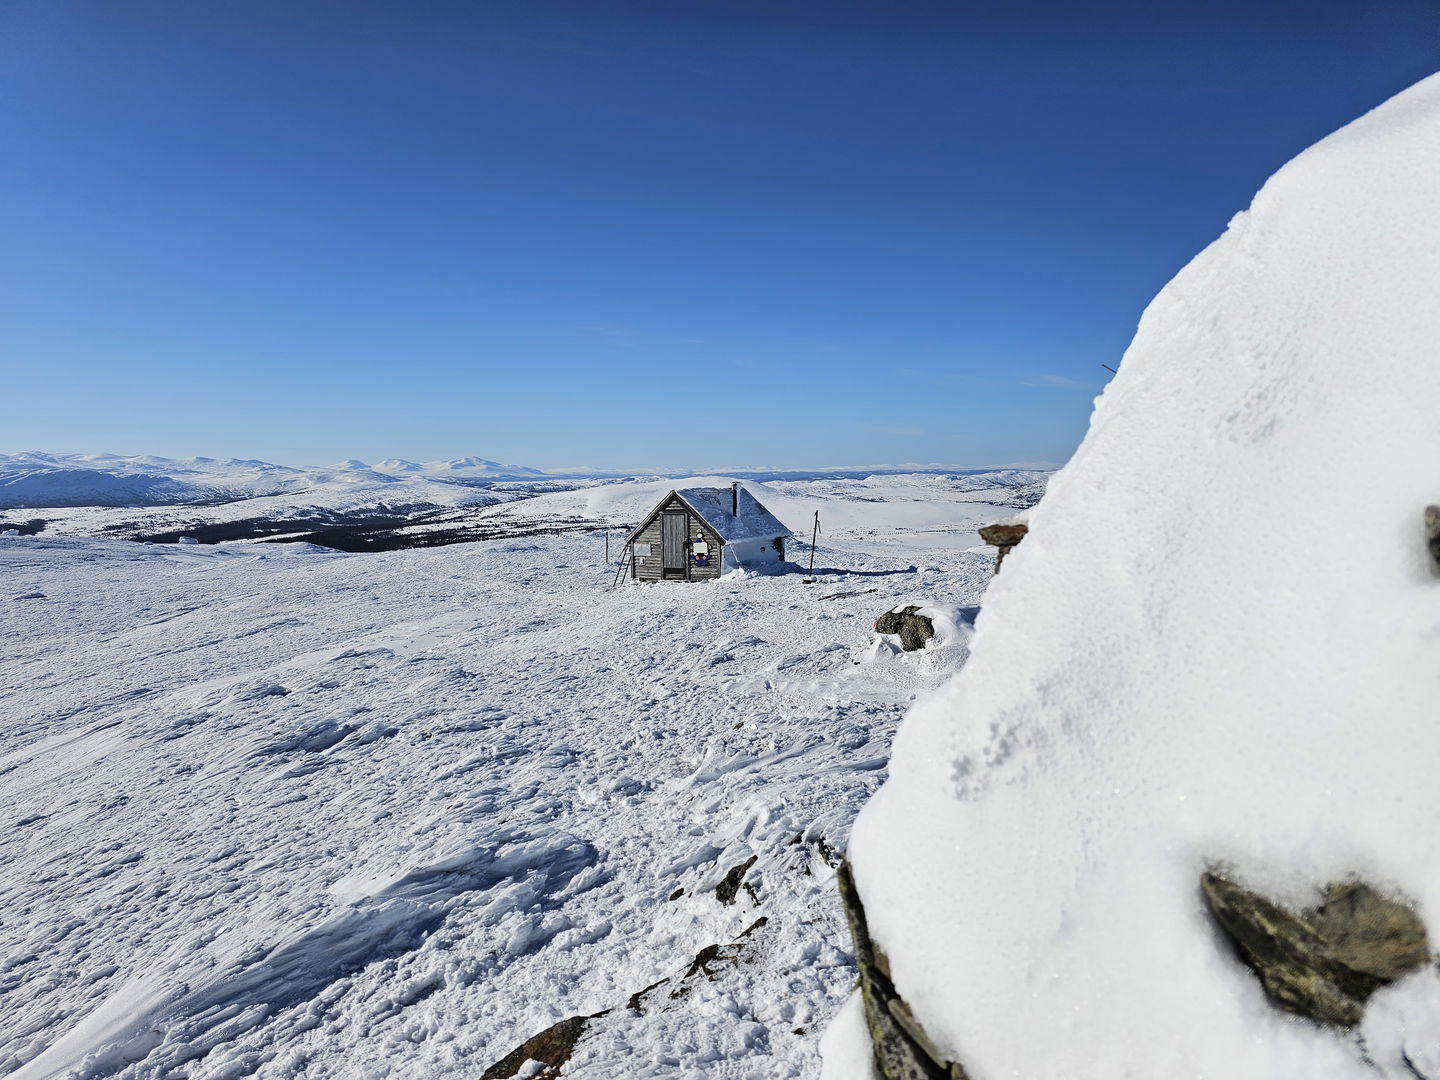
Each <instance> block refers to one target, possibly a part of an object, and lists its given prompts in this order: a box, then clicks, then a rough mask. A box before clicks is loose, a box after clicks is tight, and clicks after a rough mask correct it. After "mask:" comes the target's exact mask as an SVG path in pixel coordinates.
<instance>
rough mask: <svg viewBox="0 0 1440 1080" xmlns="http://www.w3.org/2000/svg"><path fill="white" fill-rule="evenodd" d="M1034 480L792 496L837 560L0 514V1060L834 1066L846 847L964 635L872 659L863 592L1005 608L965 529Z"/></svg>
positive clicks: (339, 1073) (43, 1073)
mask: <svg viewBox="0 0 1440 1080" xmlns="http://www.w3.org/2000/svg"><path fill="white" fill-rule="evenodd" d="M1043 479H1044V475H1043V474H1025V475H1023V476H1022V475H1018V474H1017V475H1016V476H1014V477H1011V478H1010V480H1011V483H1009V484H1004V483H1001V484H999V485H998V486H997V485H995V484H992V483H989V482H984V483H980V484H979V488H985V489H986V490H987V491H988V494H984V495H980V494H977V493H976V492H977V491H978V490H979V488H977V484H976V482H973V481H968V480H967V481H962V480H956V481H954V482H952V483H949V484H947V483H945V482H943V481H941V480H936V479H927V480H916V479H914V478H909V479H906V478H900V479H897V478H888V479H884V480H879V479H877V480H876V481H874V483H871V484H869V485H868V486H867V485H866V484H864V483H858V486H857V482H856V481H851V480H845V481H834V482H828V481H827V483H832V484H834V485H838V486H831V487H828V488H827V487H823V486H822V487H820V488H816V487H814V486H813V485H812V486H808V487H807V486H806V485H805V484H803V483H802V484H799V485H796V486H794V487H785V488H783V490H781V489H778V488H777V490H776V491H775V492H774V493H773V494H775V495H776V496H777V500H778V501H779V502H780V503H781V505H780V506H778V507H776V509H777V512H779V513H780V516H781V517H782V519H785V520H787V522H788V523H789V524H791V525H792V526H793V527H795V528H796V529H797V532H799V531H801V528H802V527H803V526H804V525H806V524H808V523H809V521H810V519H811V518H812V516H813V509H814V508H815V507H817V506H818V507H819V509H820V511H821V520H822V529H824V530H825V531H824V532H822V536H821V548H820V550H819V552H818V558H817V568H818V571H819V576H820V581H819V582H818V583H817V584H814V585H805V584H803V583H802V577H803V574H802V573H801V572H799V571H798V570H797V571H796V572H793V573H790V574H786V575H781V576H753V575H752V576H743V575H742V576H736V577H731V578H728V579H726V580H722V581H719V582H714V583H708V584H695V585H676V584H657V585H646V586H641V585H633V584H627V585H625V586H622V587H620V588H618V589H613V590H612V589H610V588H609V587H608V585H609V581H610V578H611V568H610V567H607V566H606V565H604V564H603V555H602V552H603V547H602V539H601V536H600V535H599V534H598V533H593V532H584V533H579V532H577V533H570V534H564V535H553V536H535V537H532V538H529V539H525V540H521V541H508V542H503V541H497V542H490V543H474V544H459V545H453V546H449V547H441V548H426V549H418V550H404V551H391V552H384V553H376V554H365V555H343V554H335V553H327V552H324V551H320V550H314V549H311V548H307V547H305V546H303V545H293V544H292V545H286V544H277V545H265V546H259V547H257V546H253V545H244V544H226V545H221V546H209V545H175V544H172V545H141V544H134V543H129V542H125V541H118V540H106V539H91V538H82V537H68V538H67V537H61V536H55V535H53V534H52V533H49V532H47V533H45V534H42V535H40V536H20V537H4V538H0V612H3V621H0V649H3V655H4V657H5V660H4V664H3V668H0V671H3V675H0V684H3V685H0V692H3V694H4V696H5V700H6V705H7V708H6V709H5V710H4V714H3V721H0V723H3V727H0V790H3V794H4V800H3V813H4V814H5V815H6V816H7V819H8V820H7V823H6V828H5V829H3V830H0V865H3V866H4V867H5V870H4V873H3V874H0V913H3V915H0V918H3V927H4V932H3V936H0V1013H3V1015H4V1017H5V1021H4V1023H3V1025H0V1074H5V1075H10V1076H13V1077H16V1078H17V1080H18V1078H23V1080H36V1078H41V1077H77V1078H78V1077H99V1076H119V1077H126V1078H131V1080H138V1078H142V1077H145V1078H157V1080H158V1078H160V1077H176V1076H185V1077H186V1078H187V1080H219V1078H222V1077H224V1078H229V1077H240V1076H250V1075H255V1076H261V1077H277V1078H278V1077H294V1076H309V1077H317V1078H318V1077H327V1078H328V1077H381V1076H393V1077H417V1078H418V1077H427V1078H428V1077H433V1076H437V1075H444V1076H455V1077H479V1076H480V1075H481V1073H482V1072H483V1071H484V1070H485V1069H486V1068H487V1067H489V1066H491V1065H493V1064H494V1063H495V1062H497V1061H498V1060H500V1059H501V1058H503V1057H504V1056H505V1055H506V1054H507V1053H508V1052H510V1051H511V1050H512V1049H514V1048H515V1047H516V1046H517V1045H518V1044H520V1043H521V1042H523V1041H524V1040H526V1039H528V1038H529V1037H531V1036H533V1035H535V1034H537V1033H538V1032H540V1031H542V1030H543V1029H545V1028H547V1027H548V1026H550V1025H551V1024H553V1023H554V1022H556V1021H557V1020H560V1019H563V1018H565V1017H569V1016H572V1015H589V1014H593V1013H598V1012H601V1011H602V1010H612V1011H611V1012H609V1014H608V1015H606V1016H605V1017H603V1018H601V1019H598V1020H596V1021H594V1022H592V1023H591V1024H590V1026H589V1027H588V1028H587V1029H586V1032H585V1035H584V1037H583V1038H582V1039H581V1040H580V1042H579V1044H578V1046H577V1047H576V1048H575V1052H574V1059H573V1063H572V1066H571V1068H572V1072H573V1075H580V1076H586V1077H616V1078H619V1077H645V1076H655V1077H661V1076H663V1077H742V1076H743V1077H752V1076H756V1077H786V1076H813V1075H815V1073H816V1072H817V1070H818V1067H819V1063H818V1057H817V1050H816V1044H817V1036H818V1032H819V1029H820V1028H821V1027H823V1025H824V1024H825V1023H826V1022H827V1021H828V1020H829V1018H830V1016H831V1015H832V1013H833V1012H834V1010H835V1009H836V1008H837V1007H838V1006H839V1004H840V1002H841V1001H842V1000H843V999H844V997H845V995H846V994H847V993H848V991H849V988H850V985H851V983H852V981H853V978H854V972H853V969H852V967H851V964H850V955H849V950H850V944H849V939H848V935H847V933H846V931H845V929H844V927H843V924H842V921H841V918H840V913H839V910H838V903H837V900H836V897H835V894H834V888H833V882H832V877H833V870H832V866H833V864H834V863H835V862H836V861H837V859H838V857H839V853H840V852H842V851H843V850H844V848H845V845H846V842H847V837H848V832H849V824H850V821H851V818H852V817H853V815H854V813H855V812H856V809H857V808H858V806H859V805H860V804H861V803H862V802H863V801H864V799H865V798H866V797H867V796H868V795H869V794H870V792H871V791H872V790H873V789H874V788H875V786H876V785H877V783H878V782H879V780H880V779H881V777H882V776H883V775H884V772H885V768H886V763H887V760H888V753H889V742H890V737H891V734H892V732H893V730H894V727H895V724H896V722H897V720H898V718H899V716H900V715H901V713H902V712H903V711H904V709H905V708H906V707H907V706H908V704H909V702H910V700H911V699H912V698H913V697H914V696H915V695H917V694H921V693H924V692H925V691H927V690H928V689H929V688H931V687H933V686H935V685H937V684H938V683H939V682H941V681H942V680H943V679H944V678H945V677H946V675H947V673H949V672H951V671H953V670H954V669H955V668H956V667H957V666H958V665H959V664H960V663H961V662H962V661H963V659H964V657H965V655H966V648H967V638H966V636H965V635H963V634H962V635H959V636H952V637H949V638H947V639H946V640H947V642H948V643H947V644H946V645H945V646H944V647H943V648H939V649H935V650H932V651H929V652H925V653H917V654H909V655H904V656H889V655H885V654H872V652H871V650H869V649H868V648H867V646H868V644H869V642H870V639H871V622H872V620H873V619H874V618H875V617H876V616H877V615H878V614H879V613H881V612H883V611H885V610H887V609H889V608H891V607H893V606H895V605H897V604H900V603H904V602H921V603H925V602H929V603H940V604H949V605H955V606H966V605H975V604H978V603H979V601H980V597H981V593H982V591H983V589H984V588H985V587H986V585H987V584H988V582H989V580H990V578H989V575H990V564H991V549H987V548H982V547H980V546H979V544H978V538H977V537H976V536H975V535H974V532H973V528H974V526H975V525H976V524H979V523H983V522H985V521H988V520H994V519H996V518H998V517H1003V516H1006V515H1008V514H1010V513H1013V511H1014V507H1015V506H1017V505H1019V504H1028V502H1029V501H1033V498H1034V496H1035V495H1036V494H1037V493H1038V488H1037V484H1039V483H1043ZM668 486H673V482H669V481H663V482H662V481H651V482H632V483H617V484H607V485H604V486H598V485H597V486H592V487H586V488H584V489H578V490H569V491H563V492H549V493H542V494H539V495H535V496H534V497H527V498H525V499H523V500H522V501H520V502H515V503H510V504H506V505H504V506H498V507H492V508H491V510H490V511H487V512H492V511H494V512H499V511H503V512H505V513H509V514H517V513H528V514H530V515H531V516H532V520H539V519H540V518H543V517H545V516H547V515H562V514H573V515H574V516H576V517H590V518H592V519H595V520H609V519H621V520H634V519H635V518H637V517H638V516H639V515H640V514H641V513H642V512H643V511H644V510H645V509H648V507H649V505H650V504H651V503H653V502H654V501H655V500H656V499H657V498H658V495H659V494H663V491H661V490H660V489H661V488H666V487H668ZM751 487H752V490H763V489H761V488H760V486H759V485H754V484H752V485H751ZM763 497H766V498H768V497H769V496H768V495H766V496H763ZM871 497H873V498H874V500H875V501H857V499H861V500H863V499H867V498H871ZM786 500H789V501H786ZM985 500H988V501H985ZM547 501H548V502H547ZM887 515H889V516H887ZM795 517H798V518H799V519H800V520H798V521H795V520H792V519H793V518H795ZM921 520H923V521H926V522H929V523H930V526H931V527H938V525H939V523H942V522H945V521H948V522H949V528H948V530H947V531H946V533H945V535H946V536H947V537H948V546H931V547H928V548H918V549H917V548H914V547H911V546H908V545H907V543H906V540H905V530H907V529H911V528H914V527H915V523H916V522H917V521H921ZM831 522H833V528H832V526H831V524H830V523H831ZM872 530H874V531H875V533H876V535H874V536H872V535H870V533H871V532H872ZM936 535H939V534H936ZM805 539H807V540H808V533H807V535H806V536H805ZM618 547H619V544H618V542H616V543H614V546H613V548H612V555H613V554H616V553H618ZM796 549H797V550H799V551H800V552H801V555H800V557H801V558H804V555H805V551H804V545H803V544H797V545H796ZM875 655H879V657H880V658H879V659H876V658H875ZM752 857H754V859H755V861H754V862H753V863H750V864H749V866H748V868H747V867H746V864H747V861H748V860H750V859H751V858H752ZM737 867H741V868H744V869H742V870H741V871H740V872H738V873H737V872H734V871H735V870H736V868H737ZM727 875H729V877H730V885H729V887H728V888H722V889H721V890H720V894H718V895H717V891H716V889H717V886H718V885H722V884H723V883H724V882H725V880H726V878H727ZM729 894H733V899H732V901H731V902H730V903H726V902H724V897H725V896H726V895H729ZM762 919H763V920H765V921H764V922H763V923H760V924H759V925H758V926H757V925H756V924H757V922H758V921H759V920H762ZM747 931H748V933H747ZM708 946H721V948H720V949H718V950H714V949H712V950H709V951H708V952H707V951H705V950H706V948H707V947H708ZM697 959H698V960H700V961H701V962H698V963H697ZM664 979H669V980H670V981H669V982H667V983H665V984H664V985H663V986H662V987H660V988H657V989H654V990H651V991H650V992H649V993H648V994H645V995H641V996H640V997H639V998H638V999H637V1000H636V1002H635V1004H636V1006H637V1007H636V1008H627V1004H628V1003H629V1002H630V1001H631V998H632V995H636V994H637V993H639V992H641V991H644V990H646V989H647V988H648V987H651V986H652V984H655V983H657V982H658V981H660V980H664Z"/></svg>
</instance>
